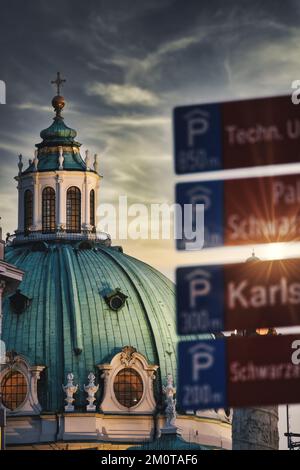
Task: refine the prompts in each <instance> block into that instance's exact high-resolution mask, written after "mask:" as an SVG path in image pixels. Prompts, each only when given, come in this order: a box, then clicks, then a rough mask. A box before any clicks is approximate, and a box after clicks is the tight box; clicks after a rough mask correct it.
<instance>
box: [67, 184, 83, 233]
mask: <svg viewBox="0 0 300 470" xmlns="http://www.w3.org/2000/svg"><path fill="white" fill-rule="evenodd" d="M80 229H81V193H80V189H79V188H77V187H76V186H71V187H70V188H69V189H68V191H67V232H80Z"/></svg>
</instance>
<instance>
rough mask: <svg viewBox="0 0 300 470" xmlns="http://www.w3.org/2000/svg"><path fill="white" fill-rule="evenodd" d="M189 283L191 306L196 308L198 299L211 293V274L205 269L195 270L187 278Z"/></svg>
mask: <svg viewBox="0 0 300 470" xmlns="http://www.w3.org/2000/svg"><path fill="white" fill-rule="evenodd" d="M186 280H187V281H188V282H189V300H190V302H189V304H190V307H191V308H196V306H197V299H198V298H199V297H204V296H206V295H208V294H209V293H210V291H211V283H210V274H209V273H208V272H207V271H204V269H195V270H194V271H192V272H191V273H189V274H188V275H187V276H186Z"/></svg>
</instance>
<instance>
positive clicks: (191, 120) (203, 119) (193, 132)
mask: <svg viewBox="0 0 300 470" xmlns="http://www.w3.org/2000/svg"><path fill="white" fill-rule="evenodd" d="M185 118H186V120H187V144H188V146H189V147H194V141H195V138H196V137H199V136H200V135H203V134H205V133H206V132H207V131H208V129H209V113H207V112H206V111H203V110H200V109H196V110H194V111H192V112H190V113H188V114H187V115H186V116H185Z"/></svg>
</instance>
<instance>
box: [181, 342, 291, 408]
mask: <svg viewBox="0 0 300 470" xmlns="http://www.w3.org/2000/svg"><path fill="white" fill-rule="evenodd" d="M178 356H179V377H178V402H179V406H180V408H181V409H183V410H200V409H209V408H228V407H244V406H245V407H246V406H249V407H250V406H267V405H276V404H284V403H300V335H280V336H273V335H270V336H260V335H257V334H255V335H253V336H249V337H238V336H232V337H226V338H217V339H215V340H213V339H211V340H198V341H182V342H181V343H179V347H178Z"/></svg>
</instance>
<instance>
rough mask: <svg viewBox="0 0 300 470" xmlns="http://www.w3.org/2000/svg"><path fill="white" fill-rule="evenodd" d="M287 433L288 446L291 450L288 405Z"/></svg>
mask: <svg viewBox="0 0 300 470" xmlns="http://www.w3.org/2000/svg"><path fill="white" fill-rule="evenodd" d="M286 433H287V445H288V448H289V450H291V437H290V417H289V405H286Z"/></svg>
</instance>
